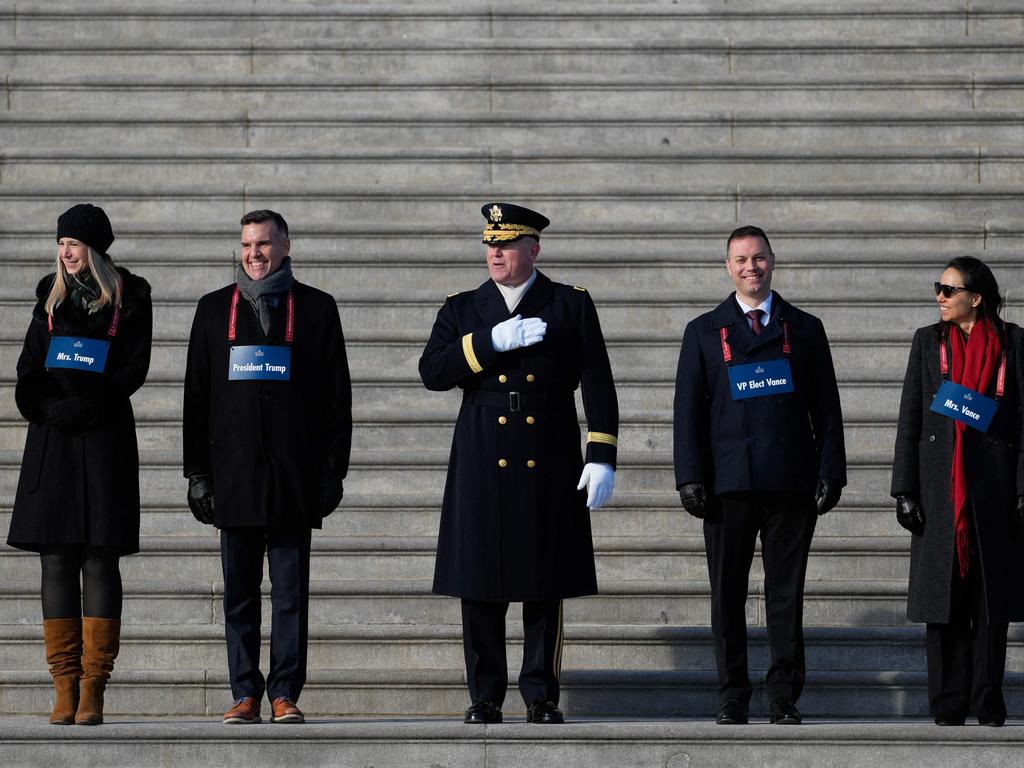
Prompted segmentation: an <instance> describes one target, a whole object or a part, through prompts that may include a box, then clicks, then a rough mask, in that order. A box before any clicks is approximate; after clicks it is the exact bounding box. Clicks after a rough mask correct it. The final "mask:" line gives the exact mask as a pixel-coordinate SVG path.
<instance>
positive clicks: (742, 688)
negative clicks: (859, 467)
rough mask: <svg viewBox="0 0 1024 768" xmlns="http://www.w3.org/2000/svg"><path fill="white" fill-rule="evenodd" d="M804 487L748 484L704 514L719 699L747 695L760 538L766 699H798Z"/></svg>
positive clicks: (806, 530)
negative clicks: (749, 607)
mask: <svg viewBox="0 0 1024 768" xmlns="http://www.w3.org/2000/svg"><path fill="white" fill-rule="evenodd" d="M817 519H818V518H817V511H816V509H815V506H814V498H813V497H812V496H811V494H809V493H797V492H793V493H789V492H778V491H772V492H769V491H752V492H742V493H727V494H722V495H721V496H718V497H716V498H715V499H714V500H713V502H712V504H711V509H710V510H709V512H708V515H707V517H706V518H705V520H704V542H705V545H706V548H707V556H708V574H709V575H710V577H711V631H712V635H713V639H714V645H715V659H716V662H717V666H718V682H719V697H720V701H721V702H724V701H725V700H726V699H731V698H734V699H738V700H739V701H740V702H742V703H743V704H745V705H746V704H748V703H749V701H750V696H751V692H752V690H753V687H752V685H751V683H750V676H749V673H748V671H747V621H746V611H745V606H746V601H747V587H748V580H749V574H750V565H751V562H752V561H753V557H754V545H755V543H756V541H757V538H758V534H760V537H761V556H762V560H763V562H764V574H765V575H764V591H765V610H766V624H767V629H768V644H769V647H770V649H771V666H770V667H769V669H768V675H767V678H766V685H767V693H768V701H773V700H774V699H776V698H778V697H780V696H785V697H786V698H788V699H789V700H790V701H793V702H796V700H797V699H799V698H800V693H801V691H802V690H803V686H804V679H805V677H806V664H805V661H804V638H803V603H804V577H805V575H806V572H807V555H808V552H809V551H810V547H811V538H812V537H813V535H814V526H815V523H816V522H817Z"/></svg>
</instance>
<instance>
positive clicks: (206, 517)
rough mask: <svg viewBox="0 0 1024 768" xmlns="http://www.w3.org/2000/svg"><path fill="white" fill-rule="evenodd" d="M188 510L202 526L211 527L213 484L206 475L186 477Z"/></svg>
mask: <svg viewBox="0 0 1024 768" xmlns="http://www.w3.org/2000/svg"><path fill="white" fill-rule="evenodd" d="M188 508H189V509H190V510H192V517H194V518H195V519H196V520H198V521H199V522H200V523H202V524H203V525H213V483H212V482H210V476H209V475H207V474H198V473H197V474H195V475H189V476H188Z"/></svg>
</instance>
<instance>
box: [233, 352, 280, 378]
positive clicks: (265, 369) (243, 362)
mask: <svg viewBox="0 0 1024 768" xmlns="http://www.w3.org/2000/svg"><path fill="white" fill-rule="evenodd" d="M291 375H292V350H291V347H264V346H259V345H247V346H240V347H232V348H231V359H230V360H229V361H228V379H229V380H231V381H288V380H289V379H290V378H291Z"/></svg>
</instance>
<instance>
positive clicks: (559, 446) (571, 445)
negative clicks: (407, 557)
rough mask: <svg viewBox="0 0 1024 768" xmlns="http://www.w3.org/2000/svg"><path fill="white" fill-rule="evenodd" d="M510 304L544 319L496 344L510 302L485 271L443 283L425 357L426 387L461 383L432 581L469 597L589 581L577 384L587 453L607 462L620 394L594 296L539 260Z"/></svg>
mask: <svg viewBox="0 0 1024 768" xmlns="http://www.w3.org/2000/svg"><path fill="white" fill-rule="evenodd" d="M514 312H515V314H519V315H522V316H523V317H524V318H525V317H540V318H541V319H543V320H544V321H545V322H547V333H546V334H545V336H544V339H543V340H542V341H541V342H540V343H538V344H535V345H533V346H529V347H525V348H520V349H516V350H512V351H510V352H496V351H494V348H493V347H492V345H491V329H492V328H493V327H494V326H495V325H497V324H498V323H500V322H502V321H504V320H508V319H509V317H510V316H511V314H510V313H509V311H508V307H507V306H506V304H505V300H504V299H503V298H502V296H501V293H500V292H499V290H498V288H497V286H496V285H495V284H494V283H493V282H492V281H491V280H488V281H487V282H485V283H484V284H483V285H481V286H480V287H479V288H477V289H476V290H474V291H468V292H464V293H459V294H456V295H453V296H450V297H449V298H448V300H447V301H445V303H444V305H443V306H442V307H441V309H440V311H439V312H438V314H437V320H436V321H435V322H434V327H433V330H432V331H431V334H430V339H429V341H428V342H427V345H426V347H425V349H424V350H423V355H422V357H421V358H420V364H419V369H420V376H421V377H422V379H423V383H424V385H425V386H426V387H427V388H428V389H432V390H448V389H451V388H452V387H460V388H461V389H462V390H463V396H462V406H461V408H460V410H459V416H458V421H457V422H456V424H455V434H454V436H453V439H452V448H451V456H450V459H449V462H448V477H447V482H446V484H445V491H444V503H443V509H442V512H441V527H440V534H439V537H438V545H437V561H436V566H435V570H434V592H436V593H438V594H445V595H453V596H456V597H462V598H466V599H470V600H495V601H533V600H558V599H561V598H566V597H574V596H578V595H586V594H593V593H595V592H596V591H597V579H596V576H595V571H594V550H593V544H592V541H591V532H590V515H589V511H588V510H587V507H586V493H585V492H584V491H578V490H576V484H577V481H578V480H579V477H580V472H581V471H582V468H583V463H584V456H583V453H582V451H581V448H580V445H581V434H580V425H579V420H578V417H577V415H576V405H575V398H574V394H573V393H574V392H575V390H576V389H577V388H579V387H582V390H583V406H584V410H585V411H586V419H587V425H588V430H589V432H588V435H587V441H586V456H585V458H586V461H588V462H602V463H607V464H611V465H612V466H613V467H614V466H615V460H616V448H617V434H618V402H617V400H616V396H615V385H614V382H613V380H612V371H611V365H610V363H609V361H608V353H607V350H606V349H605V343H604V337H603V336H602V334H601V326H600V323H599V322H598V318H597V310H596V309H595V308H594V303H593V301H592V299H591V297H590V294H589V293H587V292H586V291H585V290H583V289H582V288H576V287H573V286H569V285H562V284H560V283H555V282H552V281H551V280H550V279H548V278H547V277H546V276H545V275H543V274H542V273H540V272H538V273H537V278H536V280H535V282H534V284H533V285H532V286H531V287H530V289H529V290H528V291H527V292H526V294H525V295H524V296H523V298H522V300H521V301H520V303H519V305H518V306H517V307H515V308H514Z"/></svg>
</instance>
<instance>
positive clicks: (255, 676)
mask: <svg viewBox="0 0 1024 768" xmlns="http://www.w3.org/2000/svg"><path fill="white" fill-rule="evenodd" d="M310 533H311V531H310V529H308V528H305V529H286V528H262V527H256V528H224V529H222V530H221V532H220V558H221V566H222V567H223V569H224V629H225V633H226V636H227V646H228V674H229V676H230V678H231V695H232V696H233V697H234V698H235V699H240V698H242V697H243V696H253V697H254V698H256V700H257V701H259V700H261V699H262V698H263V693H264V692H265V691H266V692H267V693H268V695H269V698H270V700H271V701H273V700H274V699H277V698H280V697H281V696H285V697H287V698H289V699H291V700H292V701H298V699H299V694H301V693H302V686H303V685H304V684H305V682H306V646H307V638H308V635H309V548H310V538H311V536H310ZM264 555H266V558H267V561H268V562H269V564H270V603H271V635H270V672H269V674H268V675H267V678H266V680H264V677H263V673H262V672H261V671H260V585H261V584H262V583H263V558H264Z"/></svg>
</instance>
